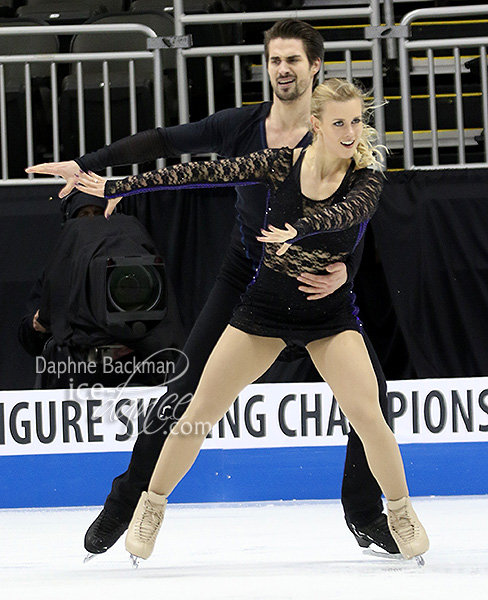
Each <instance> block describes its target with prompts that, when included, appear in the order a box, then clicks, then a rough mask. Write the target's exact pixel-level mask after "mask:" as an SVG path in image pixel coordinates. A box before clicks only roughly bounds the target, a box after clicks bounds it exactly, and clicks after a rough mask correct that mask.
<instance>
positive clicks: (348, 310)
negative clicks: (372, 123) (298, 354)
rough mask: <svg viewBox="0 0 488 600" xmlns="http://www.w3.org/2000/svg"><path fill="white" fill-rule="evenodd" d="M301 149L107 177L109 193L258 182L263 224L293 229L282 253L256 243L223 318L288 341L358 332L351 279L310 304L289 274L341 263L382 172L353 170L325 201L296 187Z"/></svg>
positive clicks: (372, 206)
mask: <svg viewBox="0 0 488 600" xmlns="http://www.w3.org/2000/svg"><path fill="white" fill-rule="evenodd" d="M303 156H304V152H303V151H302V152H301V154H300V156H299V158H298V160H297V161H296V162H295V164H293V157H294V151H293V150H291V149H290V148H281V149H278V150H275V149H267V150H263V151H260V152H254V153H253V154H250V155H248V156H245V157H240V158H234V159H223V160H220V161H208V162H200V163H198V162H194V163H186V164H181V165H176V166H174V167H168V168H166V169H160V170H156V171H151V172H150V173H144V174H142V175H135V176H131V177H127V178H126V179H123V180H121V181H117V182H107V184H106V188H105V192H106V193H105V195H106V197H108V198H114V197H117V196H121V195H122V196H124V195H131V194H134V193H141V192H145V191H150V190H151V191H152V190H160V189H167V188H168V187H185V188H188V187H194V186H201V185H211V186H215V185H235V184H236V183H240V184H242V185H244V184H246V183H248V184H250V183H257V182H265V183H266V184H267V186H268V188H269V192H268V202H267V210H266V216H265V222H264V223H263V227H265V228H266V227H267V226H268V225H269V224H271V225H274V226H275V227H278V228H280V229H283V228H284V226H285V223H287V222H288V223H292V224H293V226H294V227H295V228H296V230H297V231H298V235H297V237H295V238H294V239H293V240H290V248H289V249H288V250H287V252H286V253H285V254H284V255H282V256H277V254H276V250H277V249H278V248H279V246H280V245H281V244H270V243H267V244H263V251H262V256H261V260H260V262H259V266H258V268H257V271H256V275H255V277H254V278H253V280H252V281H251V283H250V284H249V285H248V287H247V290H246V291H245V293H244V294H243V295H242V296H241V302H240V304H238V306H237V307H236V309H235V311H234V314H233V316H232V319H231V321H230V324H231V325H233V326H234V327H236V328H238V329H241V330H243V331H246V332H248V333H251V334H255V335H261V336H267V337H279V338H282V339H283V340H284V341H285V342H286V343H287V345H298V346H304V345H306V344H307V343H309V342H311V341H312V340H315V339H320V338H324V337H328V336H330V335H333V334H336V333H339V332H341V331H345V330H350V329H352V330H356V331H361V323H360V321H359V319H358V316H357V313H358V310H357V308H356V306H355V304H354V294H353V292H352V285H351V283H346V284H344V285H343V286H341V287H340V288H339V289H338V290H336V292H334V293H333V294H331V295H329V296H326V297H325V298H323V299H321V300H317V301H314V302H310V301H308V300H307V299H306V296H305V294H303V292H301V291H299V290H298V287H297V285H296V277H297V276H298V275H299V274H300V273H303V272H305V271H307V272H309V273H315V274H319V275H320V274H325V273H326V272H327V271H326V267H327V265H329V264H331V263H334V262H337V261H343V260H345V258H346V257H347V256H348V255H349V254H351V253H352V252H353V251H354V249H355V248H356V246H357V244H358V243H359V241H360V240H361V237H362V236H363V234H364V231H365V227H366V224H367V222H368V220H369V219H370V218H371V216H372V215H373V214H374V212H375V210H376V206H377V203H378V199H379V195H380V192H381V188H382V177H381V175H380V174H379V173H377V172H375V171H373V170H371V169H358V170H354V162H351V165H350V167H349V169H348V171H347V173H346V175H345V176H344V178H343V181H342V182H341V184H340V186H339V188H338V189H337V190H336V192H335V193H334V194H332V196H330V197H329V198H326V199H324V200H311V199H309V198H307V197H305V196H304V195H303V194H302V193H301V189H300V170H301V165H302V162H303Z"/></svg>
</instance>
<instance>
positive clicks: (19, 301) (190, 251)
mask: <svg viewBox="0 0 488 600" xmlns="http://www.w3.org/2000/svg"><path fill="white" fill-rule="evenodd" d="M59 189H60V186H45V185H36V186H13V187H2V188H0V240H1V244H2V252H1V256H0V282H1V283H0V314H1V315H2V316H1V334H0V335H1V341H2V343H1V345H0V389H28V388H31V387H32V386H33V383H34V368H35V363H34V359H33V358H32V357H30V356H29V355H28V354H27V353H26V352H25V351H24V350H23V349H22V347H21V346H20V344H19V343H18V341H17V328H18V325H19V323H20V320H21V318H22V316H23V315H24V313H25V312H26V309H25V303H26V301H27V298H28V296H29V293H30V290H31V288H32V286H33V284H34V282H35V280H36V279H37V278H38V277H39V275H40V273H41V271H42V268H43V266H44V265H45V263H46V262H47V260H48V259H49V256H50V254H51V252H52V250H53V247H54V244H55V241H56V239H57V237H58V235H59V232H60V227H61V212H60V207H59V201H58V199H57V192H58V190H59ZM51 196H52V197H53V198H54V199H53V200H51V201H50V200H49V197H51ZM124 212H126V213H128V214H134V215H136V216H137V217H139V219H140V220H141V221H142V223H143V224H144V225H145V226H146V227H147V228H148V230H149V232H150V234H151V235H152V237H153V239H154V241H155V242H156V245H157V246H158V248H159V249H160V251H161V253H162V254H163V256H164V257H165V259H166V264H167V269H168V273H169V276H170V279H171V281H172V283H173V286H174V288H175V292H176V295H177V299H178V304H179V307H180V313H181V317H182V320H183V323H184V325H185V328H186V330H187V331H189V329H190V328H191V325H192V324H193V322H194V321H195V319H196V317H197V315H198V312H199V310H200V309H201V307H202V306H203V303H204V301H205V299H206V297H207V294H208V293H209V291H210V289H211V287H212V284H213V281H214V279H215V277H216V275H217V272H218V267H219V264H220V261H221V260H222V258H223V255H224V252H225V249H226V247H227V244H228V241H229V234H230V230H231V228H232V225H233V222H234V218H235V211H234V192H233V191H232V190H228V189H215V190H208V189H207V190H198V191H191V192H188V191H185V192H183V191H181V192H176V191H175V192H161V193H150V194H144V195H141V196H139V197H132V198H130V199H128V200H126V204H125V206H124ZM487 231H488V171H487V170H483V169H479V170H474V169H473V170H469V169H461V170H454V169H453V170H444V171H442V170H439V171H412V172H392V173H389V174H388V177H387V181H386V184H385V189H384V192H383V195H382V201H381V205H380V209H379V210H378V212H377V214H376V215H375V217H374V218H373V220H372V226H370V227H369V229H368V232H367V234H366V248H365V253H364V257H363V263H362V266H361V269H360V272H359V275H358V277H357V279H356V284H355V291H356V293H357V296H358V305H359V307H360V316H361V318H362V319H363V322H364V324H365V328H366V330H367V332H368V334H369V336H370V338H371V339H372V341H373V343H374V345H375V348H376V351H377V353H378V355H379V358H380V360H381V362H382V364H383V368H384V370H385V374H386V377H387V379H390V380H394V379H404V378H407V379H409V378H417V377H421V378H424V377H425V378H436V377H472V376H484V375H487V374H488V343H487V333H488V326H487V316H488V243H487V241H486V237H487Z"/></svg>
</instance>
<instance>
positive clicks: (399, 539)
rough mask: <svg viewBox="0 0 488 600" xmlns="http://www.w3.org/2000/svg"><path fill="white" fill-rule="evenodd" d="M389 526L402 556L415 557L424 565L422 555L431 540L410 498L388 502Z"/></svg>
mask: <svg viewBox="0 0 488 600" xmlns="http://www.w3.org/2000/svg"><path fill="white" fill-rule="evenodd" d="M388 526H389V528H390V531H391V535H392V536H393V539H394V540H395V542H396V543H397V546H398V549H399V550H400V552H401V553H402V556H403V557H404V558H407V559H409V558H413V557H415V558H416V559H417V562H418V563H419V565H423V564H424V560H423V558H422V556H421V555H422V554H423V553H424V552H427V550H428V549H429V538H428V537H427V533H426V532H425V529H424V528H423V526H422V523H421V522H420V521H419V518H418V517H417V515H416V514H415V511H414V510H413V507H412V503H411V502H410V498H409V497H408V496H405V497H404V498H400V500H389V501H388Z"/></svg>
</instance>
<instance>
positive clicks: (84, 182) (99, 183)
mask: <svg viewBox="0 0 488 600" xmlns="http://www.w3.org/2000/svg"><path fill="white" fill-rule="evenodd" d="M75 179H76V183H75V185H76V189H78V190H80V192H85V194H90V195H91V196H98V197H99V198H105V183H106V182H107V180H106V179H105V178H104V177H102V176H101V175H96V174H95V173H92V172H91V171H88V173H85V172H84V171H80V170H78V173H76V174H75ZM121 198H122V196H119V197H118V198H110V199H109V200H107V208H106V209H105V212H104V213H103V214H104V215H105V218H106V219H108V218H109V217H110V215H111V214H112V213H113V212H114V210H115V207H116V206H117V204H118V203H119V202H120V200H121Z"/></svg>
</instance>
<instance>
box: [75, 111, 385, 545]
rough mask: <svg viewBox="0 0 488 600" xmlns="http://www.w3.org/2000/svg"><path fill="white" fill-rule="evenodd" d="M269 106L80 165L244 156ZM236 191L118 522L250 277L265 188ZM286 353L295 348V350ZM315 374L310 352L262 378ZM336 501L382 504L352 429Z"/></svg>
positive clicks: (126, 142)
mask: <svg viewBox="0 0 488 600" xmlns="http://www.w3.org/2000/svg"><path fill="white" fill-rule="evenodd" d="M271 107H272V103H271V102H263V103H260V104H256V105H247V106H243V107H240V108H228V109H225V110H220V111H218V112H216V113H214V114H212V115H210V116H208V117H206V118H205V119H202V120H201V121H198V122H196V123H186V124H184V125H176V126H174V127H167V128H157V129H151V130H148V131H142V132H139V133H137V134H135V135H133V136H130V137H128V138H124V139H122V140H118V141H116V142H113V143H112V144H110V145H109V146H105V147H104V148H101V149H99V150H97V151H96V152H92V153H90V154H86V155H85V156H82V157H80V158H78V159H77V162H78V164H79V166H80V167H81V168H82V169H83V170H84V171H89V170H91V171H95V172H102V171H103V170H104V169H105V168H106V167H108V166H116V165H130V164H132V163H134V162H136V163H144V162H146V161H152V160H155V159H157V158H161V157H165V158H171V157H178V156H180V155H181V154H184V153H186V152H191V153H193V154H199V153H211V152H214V153H216V154H218V155H219V156H221V157H233V156H245V155H247V154H250V153H252V152H256V151H259V150H263V149H266V148H268V143H267V138H266V119H267V118H268V117H269V114H270V110H271ZM311 141H312V135H311V133H310V132H307V134H306V135H305V136H304V137H303V139H302V140H301V141H300V142H299V143H298V144H297V146H308V145H309V144H310V143H311ZM235 191H236V209H237V218H236V225H235V227H234V230H233V234H232V236H231V241H230V245H229V250H228V252H227V254H226V256H225V258H224V259H223V262H222V266H221V268H220V272H219V275H218V277H217V278H216V281H215V283H214V286H213V288H212V290H211V292H210V294H209V296H208V298H207V300H206V303H205V305H204V307H203V309H202V311H201V312H200V314H199V316H198V319H197V320H196V322H195V324H194V326H193V327H192V330H191V333H190V335H189V336H188V338H187V340H186V342H185V346H184V349H183V350H184V354H185V356H187V357H188V361H189V364H190V368H189V369H188V370H187V371H186V373H185V375H184V376H182V377H180V378H177V379H176V380H174V381H173V382H171V383H170V384H169V385H168V388H167V392H166V394H165V395H163V396H162V397H161V398H160V400H159V401H158V402H156V403H155V404H154V405H153V406H152V407H151V409H150V411H149V413H148V414H147V416H146V420H145V427H144V428H143V430H142V431H141V432H140V433H139V435H138V437H137V440H136V443H135V445H134V449H133V451H132V455H131V460H130V464H129V466H128V468H127V470H126V471H125V472H124V473H122V474H121V475H119V476H118V477H116V478H115V479H114V481H113V485H112V489H111V491H110V494H109V495H108V496H107V499H106V500H105V505H104V506H105V509H106V510H107V512H108V513H109V514H110V515H115V516H117V517H118V518H120V519H121V520H122V521H129V520H130V519H131V517H132V513H133V511H134V508H135V506H136V504H137V502H138V500H139V497H140V495H141V492H142V491H143V490H147V486H148V484H149V480H150V478H151V475H152V472H153V469H154V466H155V464H156V461H157V459H158V457H159V453H160V450H161V447H162V446H163V444H164V442H165V440H166V437H167V435H168V433H169V431H170V430H171V423H172V422H173V421H175V420H176V419H177V418H178V417H179V416H180V415H181V413H182V412H183V410H184V409H185V407H186V405H185V403H184V402H182V401H181V399H182V398H189V397H191V394H193V393H194V392H195V389H196V387H197V385H198V381H199V379H200V376H201V373H202V371H203V368H204V367H205V364H206V362H207V360H208V357H209V355H210V353H211V351H212V350H213V348H214V346H215V344H216V343H217V341H218V339H219V337H220V335H221V334H222V332H223V331H224V329H225V327H226V325H227V324H228V323H229V320H230V319H231V318H232V315H233V312H234V309H235V307H236V305H237V304H238V303H239V302H240V298H241V296H242V294H243V293H244V292H245V291H246V289H247V287H248V285H249V283H250V282H251V280H252V279H253V277H254V275H255V272H256V267H257V265H258V264H259V261H260V258H261V256H262V250H263V244H260V243H259V242H258V241H257V240H256V236H257V235H258V234H259V228H260V227H261V225H262V223H263V218H264V214H265V205H266V197H267V188H266V186H265V185H248V186H236V187H235ZM362 247H363V241H361V242H360V244H359V245H358V246H357V248H356V249H355V250H354V252H353V253H352V254H351V255H350V256H348V257H347V259H346V265H347V276H348V281H349V282H351V281H353V280H354V277H355V275H356V273H357V271H358V268H359V264H360V261H361V255H362ZM296 285H297V286H298V282H296ZM313 302H316V301H315V300H314V301H313ZM310 304H312V302H310ZM363 337H364V341H365V343H366V346H367V348H368V353H369V355H370V357H371V361H372V364H373V368H374V370H375V373H376V377H377V380H378V388H379V397H380V404H381V407H382V410H383V412H384V414H387V407H388V402H387V396H386V381H385V377H384V374H383V371H382V368H381V365H380V363H379V361H378V357H377V356H376V353H375V351H374V348H373V347H372V345H371V342H370V341H369V339H368V336H367V335H366V332H363ZM284 353H288V354H290V351H289V348H285V350H284V352H282V355H283V354H284ZM291 354H293V355H294V354H295V350H294V349H292V351H291ZM280 357H281V355H280ZM313 372H314V370H313V368H312V365H311V361H310V359H309V358H302V359H300V360H295V361H294V362H293V363H287V362H283V361H282V360H281V361H280V360H278V361H277V363H276V364H275V365H274V366H273V367H272V368H271V379H269V376H268V375H267V376H266V377H268V379H266V378H265V380H266V381H281V382H283V381H307V380H308V376H309V374H311V373H312V377H313V376H314V375H313ZM342 503H343V506H344V511H345V514H346V515H347V518H348V519H349V520H351V521H352V522H353V523H355V524H357V525H361V524H362V523H369V522H371V521H372V520H373V519H375V518H377V517H378V516H379V515H380V514H381V512H382V510H383V503H382V500H381V490H380V488H379V486H378V484H377V482H376V479H375V478H374V477H373V475H372V473H371V471H370V470H369V467H368V464H367V461H366V457H365V454H364V450H363V446H362V444H361V441H360V439H359V437H358V436H357V434H356V432H355V431H354V429H351V431H350V433H349V439H348V443H347V453H346V461H345V468H344V479H343V486H342ZM88 549H89V548H88V547H87V550H88Z"/></svg>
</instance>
